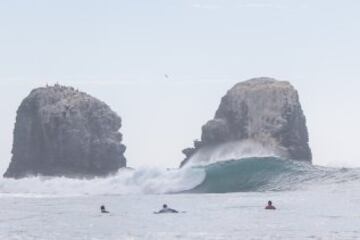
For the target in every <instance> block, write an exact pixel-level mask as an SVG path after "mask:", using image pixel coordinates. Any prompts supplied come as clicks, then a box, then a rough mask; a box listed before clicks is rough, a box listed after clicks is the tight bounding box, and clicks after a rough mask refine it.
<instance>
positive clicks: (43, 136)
mask: <svg viewBox="0 0 360 240" xmlns="http://www.w3.org/2000/svg"><path fill="white" fill-rule="evenodd" d="M120 127H121V118H120V117H119V116H118V115H117V114H116V113H115V112H113V111H112V110H111V109H110V108H109V107H108V106H107V105H106V104H105V103H103V102H101V101H99V100H97V99H95V98H93V97H91V96H89V95H88V94H86V93H82V92H79V91H77V90H75V89H74V88H70V87H64V86H60V85H58V84H57V85H55V86H54V87H46V88H38V89H35V90H33V91H32V92H31V93H30V95H29V96H28V97H27V98H26V99H25V100H24V101H23V102H22V104H21V106H20V107H19V109H18V111H17V118H16V124H15V130H14V144H13V150H12V154H13V157H12V160H11V162H10V165H9V168H8V169H7V171H6V173H5V174H4V177H10V178H21V177H26V176H29V175H44V176H67V177H94V176H106V175H108V174H112V173H115V172H116V171H117V170H118V169H119V168H121V167H126V159H125V157H124V152H125V149H126V147H125V146H124V145H123V144H121V141H122V135H121V133H120V132H118V131H119V129H120Z"/></svg>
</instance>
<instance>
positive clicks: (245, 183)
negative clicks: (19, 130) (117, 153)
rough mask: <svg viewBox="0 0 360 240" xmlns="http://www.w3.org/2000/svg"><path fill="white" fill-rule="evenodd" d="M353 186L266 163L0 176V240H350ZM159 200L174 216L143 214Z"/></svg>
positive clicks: (359, 182) (296, 166) (357, 235)
mask: <svg viewBox="0 0 360 240" xmlns="http://www.w3.org/2000/svg"><path fill="white" fill-rule="evenodd" d="M359 188H360V169H348V168H325V167H319V166H313V165H310V164H307V163H302V162H294V161H289V160H282V159H279V158H276V157H258V158H243V159H237V160H225V161H220V162H214V163H211V164H209V165H200V166H196V165H195V166H189V167H185V168H182V169H157V168H142V169H137V170H131V169H123V170H121V171H120V172H119V173H118V174H117V175H114V176H111V177H107V178H95V179H91V180H90V179H83V180H81V179H68V178H49V177H29V178H24V179H21V180H13V179H0V204H1V210H0V239H6V240H12V239H14V240H15V239H16V240H28V239H29V240H30V239H34V240H35V239H36V240H51V239H56V240H58V239H64V240H72V239H74V240H77V239H79V240H80V239H84V240H85V239H86V240H118V239H219V240H220V239H360V228H359V226H360V210H359V207H358V205H359V203H360V193H359V191H358V189H359ZM268 200H271V201H272V202H273V204H274V206H275V207H276V208H277V210H275V211H269V210H264V207H265V205H266V204H267V201H268ZM165 203H166V204H167V205H169V207H171V208H174V209H177V210H179V211H180V213H178V214H153V213H154V211H157V210H159V209H160V208H161V207H162V205H163V204H165ZM101 205H105V206H106V208H107V210H109V211H110V213H109V214H101V213H100V206H101Z"/></svg>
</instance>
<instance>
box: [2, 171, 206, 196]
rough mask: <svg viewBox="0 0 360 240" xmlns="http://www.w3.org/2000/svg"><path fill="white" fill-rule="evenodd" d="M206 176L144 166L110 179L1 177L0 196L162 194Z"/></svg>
mask: <svg viewBox="0 0 360 240" xmlns="http://www.w3.org/2000/svg"><path fill="white" fill-rule="evenodd" d="M204 178H205V172H204V171H203V170H202V169H191V168H183V169H176V170H165V169H157V168H141V169H139V170H129V169H124V170H120V171H119V172H118V174H116V175H114V176H111V177H107V178H95V179H91V180H89V179H70V178H64V177H56V178H49V177H29V178H24V179H18V180H15V179H5V178H2V179H0V197H5V196H19V197H44V196H46V197H49V196H79V195H107V194H111V195H116V194H161V193H171V192H179V191H184V190H189V189H192V188H194V187H195V186H197V185H198V184H200V183H201V182H202V181H203V180H204Z"/></svg>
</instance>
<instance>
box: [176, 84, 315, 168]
mask: <svg viewBox="0 0 360 240" xmlns="http://www.w3.org/2000/svg"><path fill="white" fill-rule="evenodd" d="M231 142H238V143H239V144H235V145H233V146H238V147H239V146H240V147H241V143H244V144H247V145H249V142H250V143H251V144H252V145H254V144H255V145H258V146H263V147H264V148H266V149H271V151H272V152H273V153H274V154H277V155H280V157H282V158H285V159H292V160H299V161H305V162H310V163H311V161H312V154H311V150H310V147H309V143H308V142H309V137H308V131H307V128H306V120H305V116H304V114H303V111H302V108H301V105H300V102H299V96H298V93H297V91H296V90H295V88H294V87H293V86H292V85H291V84H290V83H289V82H286V81H277V80H275V79H272V78H265V77H262V78H254V79H250V80H248V81H245V82H240V83H238V84H236V85H235V86H234V87H233V88H231V89H230V90H229V91H228V92H227V94H226V95H225V96H224V97H223V98H222V100H221V103H220V106H219V108H218V110H217V111H216V114H215V117H214V119H212V120H210V121H209V122H207V123H206V124H205V125H204V126H203V127H202V136H201V141H195V142H194V147H191V148H187V149H184V150H183V153H184V154H185V155H186V158H185V160H184V161H183V162H182V163H181V166H183V165H185V164H186V163H187V162H188V161H189V159H190V158H191V157H192V156H194V155H195V154H196V153H198V152H200V151H201V150H202V149H214V148H216V147H217V146H219V145H221V144H226V143H231ZM255 154H256V153H255Z"/></svg>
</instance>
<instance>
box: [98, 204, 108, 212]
mask: <svg viewBox="0 0 360 240" xmlns="http://www.w3.org/2000/svg"><path fill="white" fill-rule="evenodd" d="M100 211H101V213H110V212H109V211H107V210H106V209H105V206H104V205H102V206H101V207H100Z"/></svg>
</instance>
